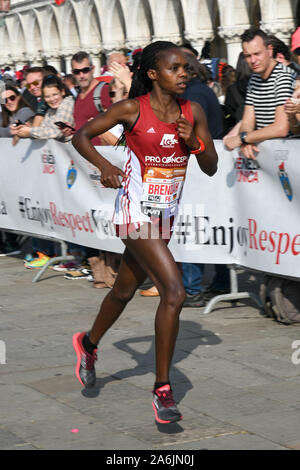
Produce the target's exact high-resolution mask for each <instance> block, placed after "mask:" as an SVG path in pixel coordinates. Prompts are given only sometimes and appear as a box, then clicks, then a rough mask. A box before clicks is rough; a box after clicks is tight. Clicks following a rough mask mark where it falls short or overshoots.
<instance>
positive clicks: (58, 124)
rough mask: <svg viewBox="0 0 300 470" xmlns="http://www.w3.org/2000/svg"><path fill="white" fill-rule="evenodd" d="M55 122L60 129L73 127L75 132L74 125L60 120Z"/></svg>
mask: <svg viewBox="0 0 300 470" xmlns="http://www.w3.org/2000/svg"><path fill="white" fill-rule="evenodd" d="M54 124H55V125H56V126H57V127H59V128H60V129H66V128H68V129H71V130H72V131H74V132H75V129H74V127H72V126H69V125H68V124H66V123H65V122H62V121H58V122H55V123H54Z"/></svg>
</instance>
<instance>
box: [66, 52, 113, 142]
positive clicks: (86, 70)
mask: <svg viewBox="0 0 300 470" xmlns="http://www.w3.org/2000/svg"><path fill="white" fill-rule="evenodd" d="M71 64H72V73H73V76H74V78H75V80H76V83H77V86H78V87H79V88H80V92H79V95H78V97H77V99H76V103H75V107H74V119H75V129H76V131H77V130H79V129H80V128H81V127H82V126H83V125H84V124H85V123H87V122H88V121H90V120H91V119H94V118H95V117H96V116H97V115H98V114H99V108H98V107H97V105H96V99H97V101H99V102H100V103H101V106H102V109H103V110H106V109H107V108H109V106H110V105H111V99H110V96H109V86H108V85H107V84H104V85H103V86H101V85H100V86H99V81H98V80H97V79H96V78H95V77H94V72H95V66H94V65H93V63H92V60H91V57H90V56H89V54H88V53H87V52H83V51H81V52H77V54H75V55H74V56H73V57H72V61H71ZM96 87H99V93H98V94H99V96H95V95H96V94H97V90H98V89H97V90H96ZM108 134H109V133H108ZM92 143H93V145H95V146H99V145H101V144H102V142H101V138H100V137H95V138H94V139H93V141H92ZM114 143H115V142H111V145H114Z"/></svg>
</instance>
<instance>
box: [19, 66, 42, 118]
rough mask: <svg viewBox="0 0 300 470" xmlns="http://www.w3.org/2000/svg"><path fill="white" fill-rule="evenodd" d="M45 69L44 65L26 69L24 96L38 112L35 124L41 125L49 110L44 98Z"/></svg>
mask: <svg viewBox="0 0 300 470" xmlns="http://www.w3.org/2000/svg"><path fill="white" fill-rule="evenodd" d="M44 76H45V71H44V69H43V68H42V67H31V68H29V69H27V70H26V74H25V79H26V85H25V91H24V93H23V96H24V98H25V99H26V101H28V103H29V104H30V105H31V107H32V108H33V110H34V111H35V113H36V117H35V121H34V126H39V124H40V122H39V121H41V120H42V119H43V118H44V117H45V114H46V112H47V109H48V107H47V105H46V103H45V101H44V100H43V98H42V83H43V78H44Z"/></svg>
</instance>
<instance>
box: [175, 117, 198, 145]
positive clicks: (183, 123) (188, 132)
mask: <svg viewBox="0 0 300 470" xmlns="http://www.w3.org/2000/svg"><path fill="white" fill-rule="evenodd" d="M176 123H177V131H178V135H179V137H181V138H182V139H184V141H185V143H186V145H187V146H188V147H189V148H190V149H192V150H197V149H198V148H199V142H198V140H197V138H196V136H195V133H194V130H193V125H192V124H191V123H190V122H189V121H188V120H187V119H186V118H185V117H184V115H183V114H181V116H180V118H179V119H177V121H176Z"/></svg>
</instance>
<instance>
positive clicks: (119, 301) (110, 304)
mask: <svg viewBox="0 0 300 470" xmlns="http://www.w3.org/2000/svg"><path fill="white" fill-rule="evenodd" d="M146 277H147V275H146V273H145V272H144V270H143V269H142V268H141V267H140V265H139V264H138V263H137V261H136V260H135V259H134V258H133V256H132V255H131V253H130V252H129V250H128V249H127V248H126V249H125V251H124V254H123V256H122V260H121V264H120V269H119V273H118V276H117V279H116V281H115V284H114V286H113V288H112V289H111V290H110V292H109V293H108V294H107V296H106V297H105V299H104V300H103V302H102V305H101V307H100V312H99V314H98V316H97V318H96V320H95V322H94V325H93V328H92V329H91V331H90V333H89V339H90V341H91V343H93V344H95V345H97V344H98V343H99V341H100V339H101V338H102V337H103V335H104V334H105V333H106V331H107V330H108V329H109V328H110V327H111V326H112V325H113V324H114V323H115V321H116V320H117V319H118V318H119V316H120V315H121V313H122V312H123V310H124V308H125V307H126V305H127V303H128V302H129V301H130V300H131V299H132V297H133V296H134V294H135V292H136V290H137V289H138V287H139V286H140V285H141V284H142V283H143V282H144V281H145V279H146Z"/></svg>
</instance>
